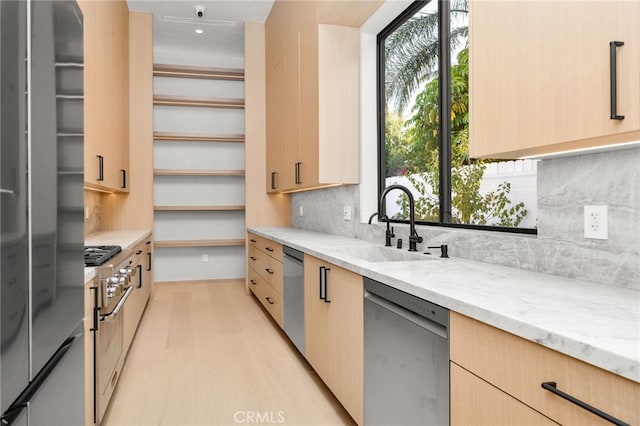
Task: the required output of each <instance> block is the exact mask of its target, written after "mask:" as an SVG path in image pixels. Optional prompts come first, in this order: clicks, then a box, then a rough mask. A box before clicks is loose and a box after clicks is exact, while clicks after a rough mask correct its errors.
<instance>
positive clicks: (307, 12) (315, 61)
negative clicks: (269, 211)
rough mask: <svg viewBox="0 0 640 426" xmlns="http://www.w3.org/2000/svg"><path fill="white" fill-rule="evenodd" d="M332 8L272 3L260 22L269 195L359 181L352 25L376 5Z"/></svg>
mask: <svg viewBox="0 0 640 426" xmlns="http://www.w3.org/2000/svg"><path fill="white" fill-rule="evenodd" d="M336 3H339V4H337V5H333V3H332V2H290V1H276V2H275V4H274V6H273V9H272V11H271V13H270V15H269V18H268V19H267V23H266V28H265V37H266V46H265V50H266V73H267V76H266V77H267V83H266V84H267V87H266V94H267V191H268V192H283V191H284V192H287V191H297V190H305V189H312V188H318V187H323V186H328V185H335V184H353V183H358V182H359V178H360V162H359V153H360V88H359V87H360V33H359V29H358V27H359V26H360V25H362V23H363V22H364V21H365V20H366V18H368V17H369V16H370V15H371V13H373V12H374V11H375V10H376V9H377V8H378V7H379V5H380V4H381V2H378V1H376V2H367V1H365V2H336ZM349 11H351V12H352V13H351V15H350V14H349ZM346 17H348V19H347V18H346ZM334 22H338V23H340V24H344V25H334V24H333V23H334ZM346 25H352V26H346Z"/></svg>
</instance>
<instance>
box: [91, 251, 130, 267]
mask: <svg viewBox="0 0 640 426" xmlns="http://www.w3.org/2000/svg"><path fill="white" fill-rule="evenodd" d="M121 251H122V247H120V246H85V247H84V266H100V265H102V264H103V263H105V262H106V261H108V260H109V259H111V258H112V257H113V256H115V255H116V254H118V253H120V252H121Z"/></svg>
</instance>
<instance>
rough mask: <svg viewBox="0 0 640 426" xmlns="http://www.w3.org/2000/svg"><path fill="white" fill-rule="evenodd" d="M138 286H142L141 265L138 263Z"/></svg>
mask: <svg viewBox="0 0 640 426" xmlns="http://www.w3.org/2000/svg"><path fill="white" fill-rule="evenodd" d="M137 268H138V288H142V265H138V266H137Z"/></svg>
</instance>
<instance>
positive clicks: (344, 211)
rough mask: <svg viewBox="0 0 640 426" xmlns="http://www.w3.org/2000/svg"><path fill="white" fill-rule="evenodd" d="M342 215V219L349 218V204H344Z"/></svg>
mask: <svg viewBox="0 0 640 426" xmlns="http://www.w3.org/2000/svg"><path fill="white" fill-rule="evenodd" d="M342 217H343V218H344V220H351V206H344V210H343V211H342Z"/></svg>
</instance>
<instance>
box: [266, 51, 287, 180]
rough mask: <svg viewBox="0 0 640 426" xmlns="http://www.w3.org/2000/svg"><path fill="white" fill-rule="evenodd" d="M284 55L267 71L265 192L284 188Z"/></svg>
mask: <svg viewBox="0 0 640 426" xmlns="http://www.w3.org/2000/svg"><path fill="white" fill-rule="evenodd" d="M285 63H286V61H285V55H284V54H283V55H282V56H281V57H280V59H279V60H278V62H277V63H276V64H275V66H274V68H273V70H272V71H271V72H269V71H267V88H266V95H267V100H266V103H267V112H266V114H267V176H266V183H267V192H277V191H281V190H283V189H284V188H285V182H286V181H287V178H286V168H285V162H286V144H285V122H286V116H285Z"/></svg>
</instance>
